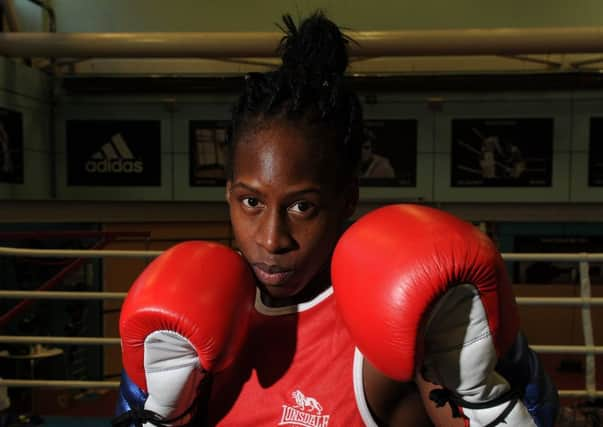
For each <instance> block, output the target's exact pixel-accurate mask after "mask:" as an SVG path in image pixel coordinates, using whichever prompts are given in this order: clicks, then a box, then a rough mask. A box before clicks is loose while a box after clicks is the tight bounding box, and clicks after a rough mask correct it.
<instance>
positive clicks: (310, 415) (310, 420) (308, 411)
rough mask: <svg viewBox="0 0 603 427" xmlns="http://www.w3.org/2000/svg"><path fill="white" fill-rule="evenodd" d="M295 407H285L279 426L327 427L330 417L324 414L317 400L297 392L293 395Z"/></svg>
mask: <svg viewBox="0 0 603 427" xmlns="http://www.w3.org/2000/svg"><path fill="white" fill-rule="evenodd" d="M291 397H292V398H293V400H294V401H295V405H293V406H289V405H283V413H282V415H281V421H280V422H279V423H278V425H279V426H284V425H295V426H303V427H327V426H328V425H329V418H330V415H323V414H322V406H321V405H320V403H318V401H317V400H316V399H314V398H313V397H309V396H304V394H303V393H302V392H301V391H299V390H295V391H294V392H293V393H291Z"/></svg>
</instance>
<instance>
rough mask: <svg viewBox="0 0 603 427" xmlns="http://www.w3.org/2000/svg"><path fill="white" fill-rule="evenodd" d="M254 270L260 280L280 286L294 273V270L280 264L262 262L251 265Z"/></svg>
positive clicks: (265, 283) (269, 284)
mask: <svg viewBox="0 0 603 427" xmlns="http://www.w3.org/2000/svg"><path fill="white" fill-rule="evenodd" d="M251 267H252V268H253V271H254V273H255V275H256V277H257V278H258V280H259V281H260V282H262V283H263V284H264V285H267V286H279V285H282V284H283V283H285V282H286V281H287V280H289V278H290V277H291V276H292V275H293V273H294V270H292V269H289V268H285V267H280V266H278V265H268V264H264V263H261V262H258V263H254V264H252V265H251Z"/></svg>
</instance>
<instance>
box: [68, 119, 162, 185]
mask: <svg viewBox="0 0 603 427" xmlns="http://www.w3.org/2000/svg"><path fill="white" fill-rule="evenodd" d="M66 137H67V185H69V186H91V187H95V186H115V187H118V186H119V187H122V186H123V187H129V186H139V187H147V186H148V187H152V186H160V185H161V122H160V121H159V120H68V121H67V123H66Z"/></svg>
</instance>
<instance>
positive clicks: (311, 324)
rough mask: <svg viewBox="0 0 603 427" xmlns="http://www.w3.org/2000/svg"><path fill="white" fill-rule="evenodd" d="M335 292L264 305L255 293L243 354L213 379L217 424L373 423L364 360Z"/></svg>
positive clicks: (212, 409)
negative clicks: (274, 305)
mask: <svg viewBox="0 0 603 427" xmlns="http://www.w3.org/2000/svg"><path fill="white" fill-rule="evenodd" d="M332 293H333V292H332V289H328V290H326V291H325V292H323V293H322V294H321V295H319V296H318V297H316V298H315V299H314V300H312V301H310V302H307V303H304V304H300V305H297V306H292V307H279V308H271V307H266V306H264V305H263V304H262V302H261V299H260V298H259V293H258V296H257V297H256V310H255V313H254V315H253V320H252V326H251V330H250V334H249V338H248V340H247V343H246V345H245V348H244V350H243V352H242V353H241V357H240V358H239V360H238V361H237V363H235V365H234V366H233V367H232V368H231V369H228V370H226V371H224V372H221V373H219V374H217V375H216V376H215V378H214V385H213V388H212V397H211V403H210V406H209V408H210V414H209V415H210V421H211V424H212V425H218V426H237V427H240V426H258V427H262V426H297V427H299V426H301V427H318V426H320V427H327V426H329V427H334V426H346V427H354V426H364V425H375V424H374V422H373V421H372V419H371V417H370V413H369V411H368V408H367V406H366V401H365V399H364V392H363V391H362V390H363V386H362V358H361V356H360V353H358V352H357V351H356V350H355V347H354V344H353V343H352V340H351V338H350V336H349V334H348V332H347V330H346V329H345V327H344V325H343V321H342V319H341V318H340V317H339V315H338V313H337V310H336V307H335V298H334V297H333V295H332ZM355 389H356V391H355Z"/></svg>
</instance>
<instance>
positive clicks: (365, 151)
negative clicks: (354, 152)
mask: <svg viewBox="0 0 603 427" xmlns="http://www.w3.org/2000/svg"><path fill="white" fill-rule="evenodd" d="M372 155H373V144H372V143H371V141H370V140H368V139H366V140H364V142H363V143H362V151H361V158H360V161H361V162H362V163H366V162H368V161H369V160H371V157H372Z"/></svg>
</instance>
